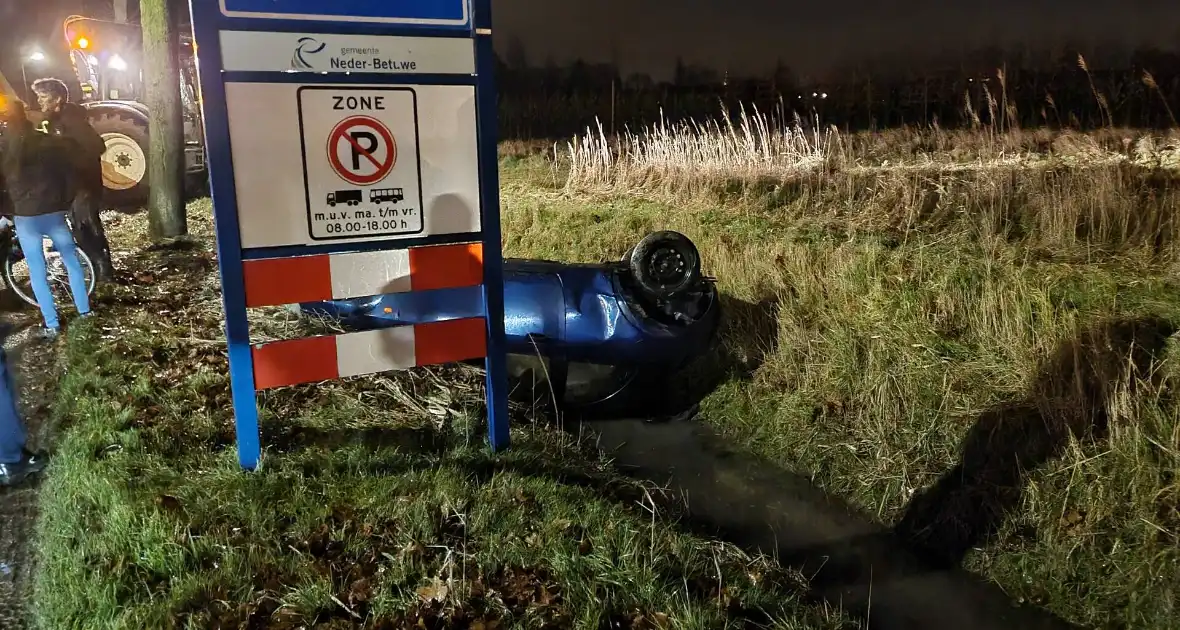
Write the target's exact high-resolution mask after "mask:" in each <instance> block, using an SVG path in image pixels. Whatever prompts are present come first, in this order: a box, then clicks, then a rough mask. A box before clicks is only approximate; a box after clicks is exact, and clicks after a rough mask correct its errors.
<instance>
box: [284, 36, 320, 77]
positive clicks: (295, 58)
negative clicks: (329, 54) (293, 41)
mask: <svg viewBox="0 0 1180 630" xmlns="http://www.w3.org/2000/svg"><path fill="white" fill-rule="evenodd" d="M327 46H328V45H327V44H325V43H323V42H321V41H319V40H317V39H316V38H314V37H300V38H299V44H298V45H297V46H295V54H293V55H291V67H292V68H294V69H296V70H313V69H314V67H313V66H312V65H311V63H310V62H308V61H307V57H305V55H314V54H316V53H318V52H320V51H322V50H323V49H324V48H326V47H327Z"/></svg>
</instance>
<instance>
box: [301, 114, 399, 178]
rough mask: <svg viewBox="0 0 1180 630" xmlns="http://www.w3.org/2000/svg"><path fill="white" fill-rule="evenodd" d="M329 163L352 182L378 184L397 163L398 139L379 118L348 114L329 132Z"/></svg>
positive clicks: (305, 157)
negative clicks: (395, 138)
mask: <svg viewBox="0 0 1180 630" xmlns="http://www.w3.org/2000/svg"><path fill="white" fill-rule="evenodd" d="M304 140H306V136H305V137H304ZM304 159H307V155H306V154H304ZM328 163H329V164H331V165H332V170H333V171H336V174H337V175H339V176H340V179H343V180H344V181H346V182H348V183H350V184H356V185H357V186H368V185H370V184H376V183H379V182H381V180H383V179H385V178H386V177H389V172H390V171H392V170H393V167H394V166H395V165H396V164H397V141H396V140H394V138H393V134H392V133H390V132H389V128H388V127H386V126H385V125H384V124H382V123H381V121H380V120H376V119H374V118H370V117H368V116H349V117H348V118H345V119H344V120H342V121H340V122H339V123H336V126H335V127H333V128H332V132H331V133H329V134H328Z"/></svg>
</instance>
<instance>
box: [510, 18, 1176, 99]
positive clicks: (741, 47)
mask: <svg viewBox="0 0 1180 630" xmlns="http://www.w3.org/2000/svg"><path fill="white" fill-rule="evenodd" d="M669 7H676V10H675V12H674V13H673V12H672V11H671V10H669ZM495 11H496V13H495V15H493V19H494V23H495V25H494V37H495V41H496V48H497V51H498V52H499V54H500V55H501V56H505V55H506V54H507V53H508V52H509V51H512V50H513V49H519V50H523V52H524V57H526V58H527V60H528V61H529V64H530V65H532V66H542V65H545V64H546V63H547V62H548V61H549V60H552V62H554V63H555V64H556V65H559V66H565V65H569V64H570V63H571V62H573V61H575V60H576V59H582V60H584V61H586V62H589V63H601V62H614V63H616V64H617V65H618V66H619V67H620V69H621V71H622V72H623V74H624V75H626V74H630V73H632V72H636V73H643V74H647V75H649V76H651V77H652V78H654V79H656V80H657V81H659V80H667V79H669V78H670V77H671V76H672V74H673V71H674V68H675V64H676V60H677V58H680V59H682V60H683V62H684V63H686V64H689V65H698V66H706V67H709V68H711V69H713V70H715V71H717V72H719V73H724V72H725V71H726V70H729V71H730V72H731V73H732V74H735V75H741V76H751V75H766V74H769V73H770V72H771V71H772V70H773V68H774V67H775V66H776V64H777V63H778V62H780V61H781V62H782V63H783V64H785V65H786V66H788V67H790V68H791V69H792V70H793V71H794V72H795V73H796V74H797V75H799V76H800V77H802V78H804V79H805V80H814V81H825V80H829V79H831V78H832V75H834V74H840V73H843V72H846V71H847V70H848V69H849V68H854V67H857V66H860V67H863V68H866V69H867V68H870V67H871V68H873V69H874V70H876V71H880V72H888V71H890V70H896V71H906V70H909V69H915V70H916V69H918V68H924V67H926V66H930V65H938V64H948V63H949V64H956V63H957V62H958V61H959V60H960V59H967V58H970V57H971V56H973V55H975V54H977V52H978V51H980V50H984V49H987V48H989V47H998V48H1001V49H1003V50H1005V51H1007V52H1009V53H1012V54H1017V53H1018V52H1019V51H1021V50H1025V49H1028V50H1032V51H1042V50H1047V51H1057V52H1060V53H1065V52H1066V51H1068V50H1083V51H1089V52H1090V53H1091V54H1093V55H1096V56H1109V57H1115V58H1117V57H1120V56H1124V55H1125V54H1129V52H1130V51H1132V50H1134V49H1136V48H1142V47H1155V48H1159V49H1162V50H1173V51H1175V50H1178V47H1180V3H1177V2H1173V1H1169V0H1124V1H1122V2H1118V1H1114V0H1089V1H1082V2H1064V1H1063V0H1024V1H1019V0H994V1H993V2H991V3H979V2H966V1H965V0H908V1H906V2H904V3H902V2H891V3H887V4H886V3H880V2H871V1H869V0H832V1H830V2H826V3H823V4H819V5H817V4H814V3H800V2H789V1H785V0H745V1H744V2H740V3H739V2H725V1H724V0H595V1H594V2H590V1H589V0H567V2H564V3H560V4H540V5H539V4H538V3H536V2H533V1H532V0H500V1H499V2H497V3H496V7H495ZM664 16H667V17H664Z"/></svg>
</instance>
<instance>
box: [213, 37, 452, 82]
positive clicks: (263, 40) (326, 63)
mask: <svg viewBox="0 0 1180 630" xmlns="http://www.w3.org/2000/svg"><path fill="white" fill-rule="evenodd" d="M221 64H222V68H223V69H225V70H230V71H280V72H371V73H378V74H423V73H429V74H475V42H474V41H473V40H471V39H470V38H458V37H384V36H380V35H333V34H328V33H271V32H257V31H222V32H221Z"/></svg>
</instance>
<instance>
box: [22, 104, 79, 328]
mask: <svg viewBox="0 0 1180 630" xmlns="http://www.w3.org/2000/svg"><path fill="white" fill-rule="evenodd" d="M4 113H5V118H6V122H7V128H6V129H5V132H4V135H3V137H0V172H2V173H3V177H4V183H5V186H6V187H7V188H8V197H9V200H10V202H11V204H12V214H13V227H14V229H15V230H16V238H17V240H18V241H19V242H20V246H21V250H22V251H23V252H24V255H25V262H26V264H28V266H29V282H30V283H31V284H32V285H33V295H34V296H36V298H37V306H38V307H39V308H40V309H41V316H42V318H44V320H45V329H44V332H43V334H44V336H46V337H48V338H51V339H52V338H56V337H57V335H58V333H59V332H60V330H61V322H60V320H59V319H58V316H57V307H56V305H55V304H54V301H53V291H52V290H51V289H50V288H49V277H48V275H47V269H46V266H45V250H44V241H43V239H44V238H45V237H48V238H49V240H50V241H52V242H53V246H54V247H55V248H56V249H57V252H58V254H59V255H60V256H61V260H62V263H63V264H64V265H65V268H66V273H67V274H68V276H69V280H70V292H71V293H73V297H74V306H75V307H77V309H78V313H79V314H80V315H82V316H83V317H85V316H87V315H89V314H90V296H89V295H88V294H87V291H86V288H87V287H86V276H85V272H84V271H83V269H82V261H81V260H80V259H79V258H78V249H77V246H76V245H75V244H74V235H73V234H71V233H70V226H69V224H67V223H66V212H67V208H69V205H70V200H71V199H73V197H74V194H73V193H74V190H73V188H74V186H73V181H74V172H73V162H72V160H71V159H70V151H71V148H72V147H71V144H70V143H69V141H67V140H66V139H64V138H62V137H61V136H57V135H52V134H45V133H39V132H38V131H36V130H35V129H34V128H33V124H32V122H30V121H29V118H28V114H27V111H26V109H25V105H24V103H21V102H19V101H14V102H11V103H10V104H9V105H8V107H7V111H6V112H4Z"/></svg>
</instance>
